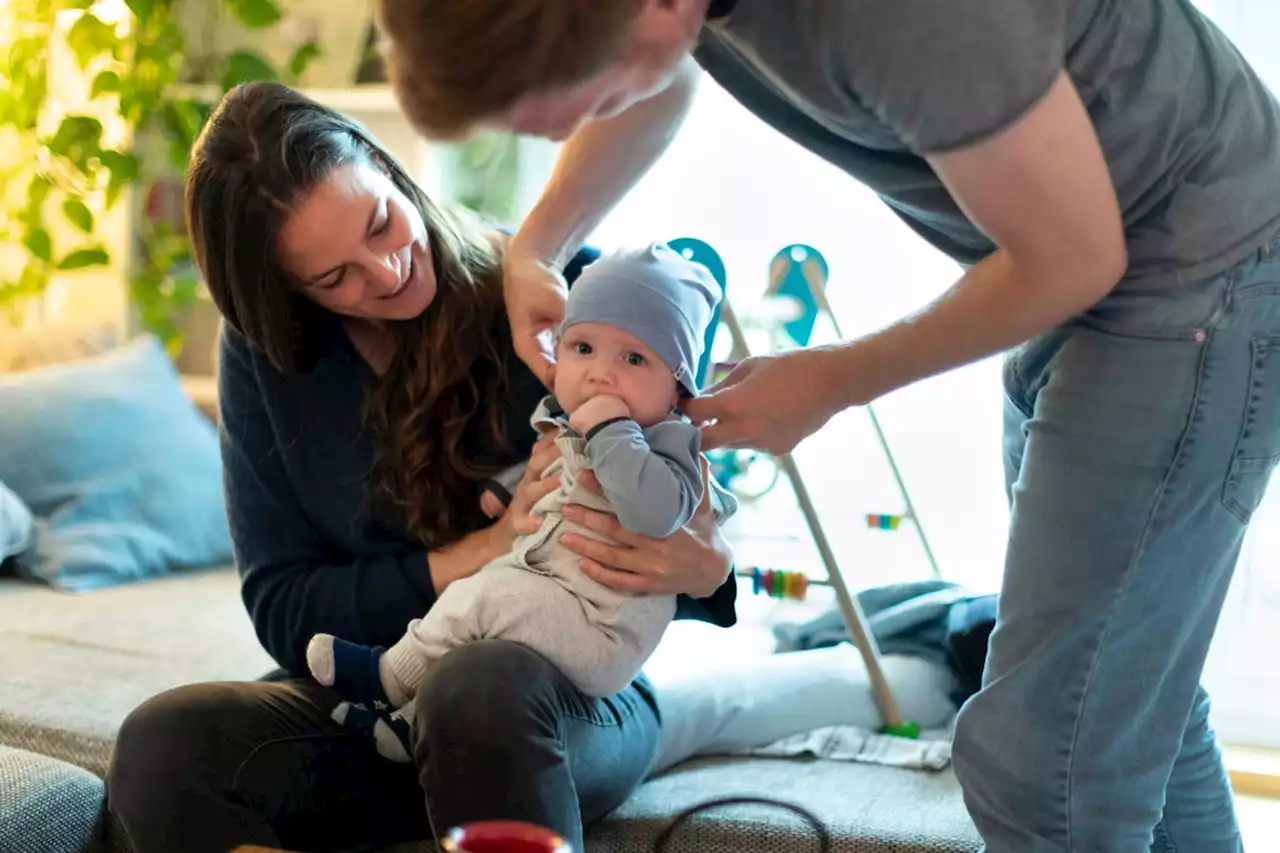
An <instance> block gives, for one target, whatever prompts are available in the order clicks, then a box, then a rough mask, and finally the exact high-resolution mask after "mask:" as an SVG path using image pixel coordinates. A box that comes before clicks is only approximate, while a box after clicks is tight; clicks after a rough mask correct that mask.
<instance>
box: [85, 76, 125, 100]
mask: <svg viewBox="0 0 1280 853" xmlns="http://www.w3.org/2000/svg"><path fill="white" fill-rule="evenodd" d="M119 91H120V75H119V74H117V73H116V72H114V71H100V72H99V73H98V76H97V77H94V78H93V86H92V87H91V88H90V89H89V98H90V99H93V98H96V97H98V96H99V95H104V94H106V93H108V92H119Z"/></svg>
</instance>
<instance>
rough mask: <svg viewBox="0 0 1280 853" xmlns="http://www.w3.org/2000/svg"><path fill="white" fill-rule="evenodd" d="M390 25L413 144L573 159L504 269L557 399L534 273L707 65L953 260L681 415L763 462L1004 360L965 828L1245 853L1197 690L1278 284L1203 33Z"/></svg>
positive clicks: (498, 19) (968, 12)
mask: <svg viewBox="0 0 1280 853" xmlns="http://www.w3.org/2000/svg"><path fill="white" fill-rule="evenodd" d="M381 21H382V25H383V28H384V31H385V32H386V34H387V36H388V38H389V42H390V46H389V65H390V68H391V72H392V79H393V83H394V85H395V88H396V90H397V92H398V95H399V97H400V100H401V103H402V104H403V106H404V109H405V111H406V113H407V114H408V116H409V117H410V119H411V120H412V121H413V122H414V123H415V125H416V126H417V127H418V128H419V129H420V130H421V131H422V132H424V133H425V134H427V135H430V136H434V137H454V136H459V135H464V134H466V133H468V132H469V131H471V130H472V129H474V128H477V127H481V126H490V127H500V128H507V129H510V130H513V131H516V132H519V133H525V134H533V135H539V136H545V137H549V138H552V139H564V140H566V141H565V145H564V149H563V153H562V155H561V158H560V161H559V163H558V164H557V167H556V169H555V171H554V173H553V175H552V177H551V180H550V182H549V184H548V186H547V188H546V190H545V192H544V194H543V196H542V198H541V199H540V200H539V202H538V204H537V205H536V207H535V208H534V210H533V211H532V212H531V214H530V215H529V217H528V218H527V219H526V221H525V222H524V223H523V225H522V226H521V228H520V230H519V232H518V233H517V234H516V236H515V237H514V238H513V240H512V242H511V247H510V254H509V258H508V261H507V269H506V271H507V276H506V284H505V286H506V299H507V305H508V311H509V313H510V316H511V323H512V331H513V335H514V340H515V346H516V349H517V352H518V353H519V354H520V356H521V357H522V358H523V359H524V360H525V361H526V362H527V363H528V364H529V365H530V366H531V367H532V368H533V369H534V370H535V371H537V372H538V373H539V374H540V375H542V376H543V377H544V379H546V378H547V376H548V375H549V370H550V369H551V362H550V358H549V355H547V354H546V351H545V350H544V345H543V344H542V343H540V341H541V339H542V337H543V336H542V334H541V333H542V332H544V331H545V330H547V329H549V328H551V327H553V326H554V325H555V324H556V323H557V322H558V321H559V319H560V316H561V312H562V310H563V303H564V287H563V282H561V281H560V280H559V278H558V277H557V276H555V275H554V274H553V273H552V272H551V271H552V270H554V269H557V268H559V265H560V261H561V260H562V259H563V258H564V257H565V256H566V255H567V253H569V252H572V251H573V250H574V248H575V247H576V246H577V245H578V244H579V243H580V242H581V241H582V240H583V239H585V238H586V236H587V235H588V234H589V233H590V232H591V231H592V229H593V228H594V227H595V226H596V224H597V223H598V222H599V221H600V220H601V218H602V217H603V216H604V215H605V214H606V213H607V212H608V211H609V210H610V208H611V207H612V206H613V205H614V204H615V203H616V202H617V201H618V199H619V198H620V197H621V196H623V195H624V194H625V193H626V192H627V191H628V189H629V188H630V187H631V186H632V185H633V184H634V183H635V182H636V181H637V180H638V179H639V178H640V176H641V175H642V174H643V173H644V171H645V170H646V169H647V168H648V167H649V166H650V165H651V164H652V163H653V162H654V161H655V160H656V159H657V158H658V157H659V156H660V155H661V153H662V152H663V150H664V149H665V147H666V146H667V144H668V143H669V141H670V140H671V138H672V137H673V135H674V134H675V132H676V130H677V129H678V127H679V126H680V123H681V120H682V119H683V117H684V115H685V113H686V112H687V110H688V109H689V108H690V105H691V103H692V98H693V92H694V90H695V80H696V77H697V76H698V68H699V67H701V69H703V70H705V71H706V72H707V73H709V74H710V76H711V77H713V78H714V79H715V80H716V81H717V82H718V83H719V84H721V85H722V86H723V87H724V88H725V89H726V90H727V91H728V92H730V93H731V94H732V95H733V96H734V97H736V98H737V99H738V100H739V101H740V102H741V103H742V104H743V105H745V106H746V107H747V108H748V109H750V110H752V111H753V112H754V113H755V114H756V115H758V116H759V117H760V118H761V119H763V120H764V121H766V122H768V123H769V124H771V125H772V126H774V127H775V128H777V129H778V130H780V131H781V132H783V133H784V134H786V135H787V136H789V137H790V138H791V139H793V140H794V141H796V142H797V143H798V144H800V145H803V146H804V147H806V148H807V149H809V150H810V151H812V152H814V153H816V154H818V155H819V156H822V157H824V158H826V159H827V160H829V161H831V162H832V163H834V164H835V165H837V166H839V167H841V168H843V169H844V170H845V171H847V172H848V173H849V174H850V175H851V176H853V177H854V178H856V179H858V180H861V181H863V182H864V183H866V184H867V185H869V186H870V187H872V188H873V189H875V190H876V191H877V192H878V193H879V194H880V196H881V197H882V198H883V199H884V200H885V201H886V202H887V203H888V205H889V206H890V208H891V209H892V210H893V211H894V212H895V213H896V214H897V215H899V216H900V217H902V218H903V219H904V220H905V221H906V222H907V223H908V224H909V225H911V226H912V227H913V228H914V229H915V230H916V231H917V232H918V233H919V234H920V235H921V236H922V237H923V238H925V239H926V240H928V241H929V242H930V243H932V244H933V245H934V246H935V247H937V248H939V249H941V250H942V251H944V252H946V253H947V254H948V255H950V256H951V257H952V258H954V259H955V260H957V261H958V262H960V263H961V264H962V265H963V266H964V268H965V273H964V275H963V276H961V277H960V279H959V280H958V281H957V282H956V283H955V284H954V286H953V287H952V288H951V289H950V290H949V291H947V292H946V294H945V295H943V296H942V297H941V298H939V299H938V300H936V301H935V302H934V303H933V304H931V305H929V306H928V307H927V308H925V309H924V310H922V311H920V312H918V313H917V314H916V315H915V316H912V317H909V318H906V319H904V320H902V321H900V322H898V323H896V324H894V325H892V326H890V327H888V328H886V329H884V330H882V331H880V332H877V333H874V334H871V335H867V336H866V337H863V338H861V339H859V340H856V341H851V342H847V343H843V344H839V345H835V346H828V347H817V348H812V349H809V350H806V351H801V352H796V353H790V354H786V355H781V356H775V357H767V358H756V359H751V360H750V361H748V362H746V363H744V364H742V365H740V366H739V367H738V368H737V369H735V370H734V371H733V372H732V373H731V374H730V375H729V376H728V377H727V378H726V379H725V380H724V381H723V382H722V383H720V384H719V385H718V386H716V387H714V388H712V389H709V393H707V394H705V395H704V396H702V397H700V398H698V399H695V400H692V401H690V402H689V404H688V406H687V411H688V413H689V415H690V416H691V417H692V418H694V419H695V420H697V421H699V422H702V423H705V424H707V426H706V428H705V432H704V440H705V444H706V446H708V447H712V446H750V447H757V448H762V449H765V450H769V451H774V452H778V451H784V450H789V449H791V448H792V447H794V446H795V445H796V443H798V442H799V441H800V440H802V439H803V438H805V437H806V436H808V435H810V434H812V433H813V432H814V431H815V430H817V429H818V428H820V427H821V426H822V425H823V424H824V423H826V422H827V420H829V419H830V417H831V416H832V415H833V414H834V413H836V412H838V411H840V410H842V409H844V408H847V407H849V406H855V405H860V404H865V403H867V402H869V401H871V400H874V399H876V398H878V397H880V396H881V395H883V394H885V393H887V392H889V391H892V390H894V389H897V388H900V387H902V386H904V385H907V384H909V383H911V382H915V381H918V380H920V379H922V378H924V377H928V376H931V375H934V374H936V373H939V372H942V371H946V370H950V369H952V368H955V367H957V366H960V365H963V364H965V363H968V362H971V361H973V360H976V359H979V358H983V357H985V356H988V355H991V354H993V353H997V352H1001V351H1005V350H1011V349H1012V350H1013V352H1012V353H1011V354H1010V356H1009V360H1008V362H1007V369H1006V391H1007V396H1008V405H1007V407H1006V439H1005V442H1006V463H1007V464H1006V472H1007V479H1008V483H1009V488H1010V496H1011V500H1012V501H1013V504H1012V508H1013V512H1012V525H1011V532H1010V540H1009V550H1008V558H1007V564H1006V572H1005V585H1004V589H1003V590H1002V593H1001V604H1000V614H999V620H998V624H997V628H996V630H995V632H994V633H993V635H992V640H991V651H990V654H989V657H988V660H987V668H986V673H985V678H984V687H983V690H982V691H981V692H980V693H979V694H978V695H977V696H975V697H974V698H973V699H972V700H970V702H969V703H968V704H967V705H966V706H965V708H964V709H963V711H962V712H961V716H960V720H959V723H958V727H957V732H956V743H955V750H954V756H955V766H956V772H957V775H958V776H959V778H960V781H961V783H962V785H963V787H964V791H965V798H966V803H967V805H968V808H969V811H970V814H971V815H972V816H973V819H974V821H975V823H976V825H977V827H978V829H979V832H980V833H981V834H982V836H983V838H984V840H985V842H986V847H987V850H989V851H992V853H1005V851H1020V852H1021V851H1041V850H1046V851H1047V850H1073V851H1074V850H1080V851H1084V850H1090V851H1092V850H1107V851H1120V853H1129V852H1130V851H1135V853H1136V851H1146V850H1148V849H1152V850H1161V851H1174V850H1196V851H1205V852H1206V853H1217V851H1236V850H1238V849H1240V846H1241V843H1240V836H1239V831H1238V828H1237V826H1236V822H1235V817H1234V811H1233V806H1232V800H1231V792H1230V788H1229V786H1228V783H1227V778H1226V774H1225V772H1224V770H1223V767H1222V763H1221V758H1220V755H1219V752H1218V750H1217V746H1216V742H1215V738H1214V735H1213V732H1212V730H1211V729H1210V727H1209V724H1208V699H1207V696H1206V695H1205V694H1204V691H1203V690H1201V689H1200V688H1199V685H1198V682H1199V676H1200V672H1201V669H1202V667H1203V663H1204V657H1205V654H1206V652H1207V649H1208V645H1209V642H1210V639H1211V637H1212V634H1213V630H1214V627H1215V625H1216V621H1217V618H1218V613H1219V612H1220V607H1221V602H1222V597H1223V595H1224V594H1225V591H1226V588H1227V586H1228V584H1229V581H1230V577H1231V572H1232V569H1233V568H1234V564H1235V560H1236V557H1237V555H1238V552H1239V547H1240V542H1241V539H1242V537H1243V533H1244V529H1245V525H1246V524H1247V522H1248V520H1249V517H1250V515H1251V513H1252V511H1253V509H1254V508H1255V507H1256V504H1257V501H1258V500H1259V499H1260V497H1261V490H1262V489H1263V488H1264V487H1265V484H1266V481H1267V478H1268V477H1269V476H1270V472H1271V469H1272V467H1273V465H1274V461H1275V459H1276V458H1277V457H1280V407H1277V406H1275V405H1273V404H1270V403H1265V404H1263V403H1259V400H1271V399H1280V381H1278V382H1277V384H1276V387H1275V388H1274V389H1273V390H1274V394H1267V393H1266V392H1267V391H1268V390H1269V389H1270V388H1271V386H1270V384H1268V383H1269V382H1270V381H1271V380H1269V379H1267V377H1269V376H1271V375H1273V374H1272V373H1268V372H1266V370H1265V367H1266V365H1267V362H1266V353H1268V352H1269V349H1268V348H1267V346H1266V344H1265V341H1268V340H1270V339H1271V337H1272V336H1273V335H1280V307H1276V306H1270V304H1269V302H1268V304H1267V305H1264V304H1263V303H1264V301H1266V300H1263V299H1260V298H1248V299H1246V298H1242V296H1243V295H1244V294H1246V293H1247V294H1248V295H1249V296H1250V297H1261V295H1262V294H1264V293H1265V294H1272V295H1274V293H1275V292H1278V291H1280V258H1278V257H1277V256H1280V240H1278V239H1277V235H1278V234H1280V105H1277V102H1276V100H1275V98H1274V96H1273V95H1272V94H1271V93H1270V92H1268V91H1267V90H1266V88H1265V87H1264V86H1263V85H1262V84H1261V83H1260V82H1259V81H1258V79H1257V77H1256V75H1255V74H1254V73H1253V72H1252V70H1251V69H1250V68H1249V67H1248V66H1247V64H1246V63H1245V62H1244V60H1243V59H1242V58H1241V57H1240V55H1239V54H1238V53H1237V52H1236V51H1235V50H1234V49H1233V47H1232V46H1231V44H1230V43H1229V42H1228V40H1227V39H1226V38H1225V37H1224V36H1223V35H1222V33H1221V32H1219V31H1218V30H1217V29H1216V28H1215V27H1214V26H1213V25H1212V24H1211V23H1210V22H1209V21H1208V20H1207V19H1205V18H1204V17H1203V16H1201V15H1200V14H1199V13H1198V12H1197V11H1196V10H1195V9H1194V8H1193V7H1192V6H1191V5H1190V3H1188V2H1186V0H959V2H948V3H937V2H933V0H843V2H841V0H825V2H824V0H737V2H732V0H720V2H708V0H611V2H599V0H559V2H553V0H381ZM761 215H767V212H766V211H761ZM851 236H853V237H856V235H851ZM1269 298H1270V297H1268V299H1269ZM1272 308H1275V310H1274V311H1273V310H1271V309H1272ZM1274 373H1275V374H1280V367H1277V368H1275V369H1274ZM1273 410H1274V411H1273ZM1242 460H1243V462H1242ZM615 580H616V582H617V583H619V584H623V585H625V584H628V583H630V584H631V585H633V586H634V587H635V588H644V587H645V583H646V581H645V580H644V579H636V578H627V577H625V576H622V577H619V578H617V579H615Z"/></svg>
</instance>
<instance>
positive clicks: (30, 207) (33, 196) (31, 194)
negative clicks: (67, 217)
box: [27, 174, 53, 219]
mask: <svg viewBox="0 0 1280 853" xmlns="http://www.w3.org/2000/svg"><path fill="white" fill-rule="evenodd" d="M51 189H53V184H51V183H49V179H48V178H46V177H45V176H44V175H41V174H35V175H32V176H31V183H30V184H28V185H27V216H28V217H33V218H37V219H38V218H39V216H40V207H41V206H42V205H43V204H44V200H45V199H46V198H48V197H49V190H51Z"/></svg>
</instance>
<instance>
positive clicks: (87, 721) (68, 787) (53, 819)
mask: <svg viewBox="0 0 1280 853" xmlns="http://www.w3.org/2000/svg"><path fill="white" fill-rule="evenodd" d="M27 337H28V338H29V339H22V340H16V339H15V338H14V337H13V336H12V335H9V336H8V337H5V336H0V373H2V372H4V371H5V370H6V369H7V370H20V369H26V368H30V367H33V366H36V365H38V364H41V363H51V362H54V361H62V360H67V359H70V358H73V357H80V356H83V355H87V354H90V353H92V352H96V351H101V350H102V349H103V348H104V347H108V346H110V345H112V341H111V339H110V336H101V335H96V334H95V335H92V336H91V337H92V338H93V340H92V341H90V340H89V338H88V337H85V336H83V335H75V336H71V337H67V336H63V337H58V336H55V335H52V334H50V333H49V332H48V331H47V330H41V331H40V332H39V333H38V334H32V335H28V336H27ZM99 338H100V340H99ZM205 369H207V366H206V368H205ZM184 384H185V385H186V386H187V388H186V390H187V393H188V395H189V396H191V397H192V398H193V399H194V400H195V401H196V402H197V403H198V404H199V405H200V407H201V408H202V409H204V410H205V412H206V413H207V414H210V415H211V416H213V415H214V413H215V412H216V400H215V399H214V396H213V387H212V383H211V382H210V381H209V380H204V381H196V382H188V383H184ZM273 668H274V663H273V662H272V661H271V660H270V658H268V656H267V655H266V653H265V652H264V651H263V650H262V648H261V646H260V645H259V644H258V641H257V639H256V637H255V636H254V632H253V630H252V626H251V625H250V622H249V617H248V615H247V613H246V612H245V610H244V607H243V605H242V604H241V601H240V597H239V593H238V589H237V577H236V574H235V571H234V570H233V569H232V568H231V567H224V568H221V569H212V570H205V571H201V572H197V573H192V574H187V575H183V576H179V577H172V578H167V579H163V580H154V581H148V582H142V583H133V584H129V585H123V586H116V587H112V588H107V589H102V590H98V591H95V592H90V593H84V594H80V595H70V594H66V593H62V592H57V591H54V590H52V589H49V588H46V587H43V586H40V585H37V584H33V583H29V582H22V581H18V580H15V579H12V578H7V579H6V578H0V853H100V851H104V852H105V853H129V851H130V845H129V843H128V839H127V838H125V837H124V833H123V832H122V831H121V830H120V828H119V827H118V826H117V825H116V824H115V823H114V822H113V821H112V820H111V818H110V815H109V812H108V810H107V808H106V792H105V789H104V785H103V781H102V777H103V776H104V775H105V773H106V770H107V767H108V765H109V763H110V759H111V750H112V745H113V743H114V740H115V735H116V732H117V731H118V729H119V726H120V724H121V722H122V721H123V719H124V718H125V716H126V715H127V714H128V713H129V711H130V710H132V709H133V708H134V707H136V706H137V705H138V704H140V703H141V702H142V701H144V700H145V699H147V698H149V697H150V696H153V695H155V694H156V693H159V692H161V691H163V690H165V689H167V688H170V687H174V686H177V685H181V684H188V683H193V682H199V681H215V680H249V679H254V678H258V677H260V676H262V675H263V674H264V673H266V672H268V671H270V670H271V669H273ZM735 795H737V796H760V795H767V796H773V797H777V798H781V799H785V800H788V801H790V802H793V803H796V804H798V805H801V806H804V807H806V808H808V809H810V810H811V811H812V812H814V813H815V814H816V815H817V816H818V817H819V818H820V819H821V820H822V821H823V822H824V823H825V824H826V826H827V827H828V828H829V829H830V831H831V834H832V838H833V841H834V845H833V847H834V850H835V851H838V853H889V852H890V851H893V853H961V851H975V850H977V849H978V847H979V843H978V839H977V836H976V833H975V832H974V830H973V827H972V825H971V824H970V822H969V820H968V818H967V816H966V814H965V811H964V807H963V804H962V802H961V797H960V792H959V788H958V786H957V784H956V781H955V777H954V775H953V774H952V773H951V772H950V771H949V770H947V771H942V772H937V773H930V772H923V771H917V770H903V769H896V768H891V767H884V766H878V765H870V764H854V763H847V762H834V761H801V760H785V759H762V758H749V759H748V758H720V759H703V760H697V761H692V762H688V763H685V764H682V765H679V766H677V767H675V768H673V769H671V770H668V771H667V772H665V773H663V774H661V775H660V776H657V777H655V778H653V779H651V780H650V781H648V782H647V783H646V784H645V785H643V786H642V787H641V788H640V789H639V790H638V791H637V792H636V793H635V795H634V796H632V798H631V799H630V800H629V801H628V802H626V803H625V804H624V805H623V806H622V807H621V808H619V809H617V810H616V811H615V812H614V813H613V814H612V815H610V816H609V817H608V818H606V819H605V820H603V821H601V822H600V823H599V824H598V825H596V826H594V827H592V828H591V830H590V832H589V835H588V840H587V848H588V851H590V853H643V851H648V850H651V849H652V846H653V841H654V839H655V837H656V836H657V834H658V833H659V832H661V831H662V829H664V828H665V827H666V826H668V825H669V824H670V822H671V820H672V817H673V816H674V815H675V814H676V813H678V812H679V811H681V810H682V809H684V808H687V807H689V806H692V805H694V804H696V803H700V802H703V801H706V800H711V799H716V798H720V797H727V796H735ZM815 839H816V836H815V835H814V834H813V832H812V830H810V829H808V828H807V827H806V825H805V824H804V823H802V822H801V821H800V820H799V819H798V818H796V817H795V816H793V815H791V814H790V813H788V812H785V811H780V810H775V809H765V808H761V807H758V806H734V807H728V808H723V809H717V810H714V811H711V812H707V813H704V814H701V815H699V816H698V817H696V818H695V819H693V820H692V821H690V822H688V823H687V824H686V825H684V826H683V827H682V828H681V829H680V831H679V832H678V833H677V834H676V835H675V836H674V837H673V838H672V843H671V844H670V845H669V846H668V848H667V849H668V853H682V852H683V851H693V850H697V851H706V853H719V851H724V853H730V851H732V852H733V853H742V851H769V853H774V851H778V853H790V851H796V853H801V851H809V850H816V849H817V845H816V843H815ZM431 848H432V845H430V844H428V843H425V842H424V843H420V844H416V845H409V846H407V847H405V846H402V847H401V848H400V849H398V850H396V851H394V853H420V851H427V850H430V849H431ZM175 853H176V851H175ZM387 853H393V851H387Z"/></svg>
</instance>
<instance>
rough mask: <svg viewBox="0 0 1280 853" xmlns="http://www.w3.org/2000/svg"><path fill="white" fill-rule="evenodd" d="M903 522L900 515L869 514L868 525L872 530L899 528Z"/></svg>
mask: <svg viewBox="0 0 1280 853" xmlns="http://www.w3.org/2000/svg"><path fill="white" fill-rule="evenodd" d="M901 523H902V516H900V515H875V514H868V515H867V527H870V528H871V529H872V530H897V529H898V525H899V524H901Z"/></svg>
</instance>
